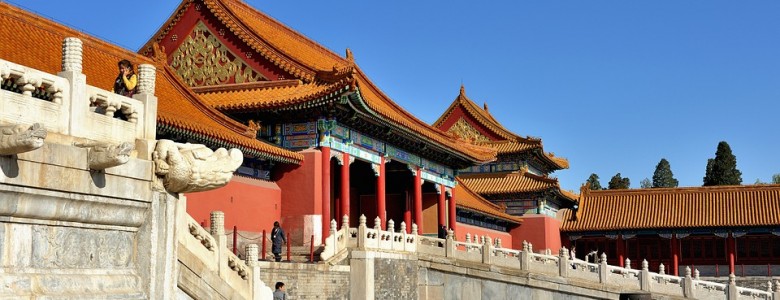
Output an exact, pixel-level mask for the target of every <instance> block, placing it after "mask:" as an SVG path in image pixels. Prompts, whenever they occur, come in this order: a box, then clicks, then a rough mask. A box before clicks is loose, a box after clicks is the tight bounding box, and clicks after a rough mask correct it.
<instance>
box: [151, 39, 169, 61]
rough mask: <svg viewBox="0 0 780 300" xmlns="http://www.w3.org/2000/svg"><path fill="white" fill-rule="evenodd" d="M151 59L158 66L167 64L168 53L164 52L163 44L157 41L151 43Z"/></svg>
mask: <svg viewBox="0 0 780 300" xmlns="http://www.w3.org/2000/svg"><path fill="white" fill-rule="evenodd" d="M152 60H153V61H154V62H155V63H156V64H157V65H158V66H160V67H164V66H165V65H167V64H168V55H167V54H165V46H163V45H160V44H159V43H157V42H154V43H152Z"/></svg>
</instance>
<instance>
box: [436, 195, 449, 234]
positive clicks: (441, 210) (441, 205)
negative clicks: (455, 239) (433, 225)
mask: <svg viewBox="0 0 780 300" xmlns="http://www.w3.org/2000/svg"><path fill="white" fill-rule="evenodd" d="M446 196H447V192H446V187H444V185H443V184H439V202H438V203H436V208H437V209H438V216H439V224H437V225H438V227H441V226H445V227H446V226H447V218H446V214H447V210H446V208H447V203H445V197H446ZM438 227H437V229H438ZM437 232H438V230H437Z"/></svg>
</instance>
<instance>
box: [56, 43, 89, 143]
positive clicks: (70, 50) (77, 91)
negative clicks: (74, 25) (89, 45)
mask: <svg viewBox="0 0 780 300" xmlns="http://www.w3.org/2000/svg"><path fill="white" fill-rule="evenodd" d="M82 60H83V58H82V43H81V40H80V39H78V38H75V37H69V38H65V39H64V40H63V41H62V71H60V72H59V73H57V75H58V76H60V77H62V78H65V79H67V80H68V83H69V84H70V89H69V91H68V92H67V94H66V95H63V96H64V97H63V98H62V102H61V103H62V108H63V109H64V110H65V111H67V113H68V117H67V118H66V120H63V121H64V122H65V124H62V125H63V128H67V130H66V132H64V133H65V134H70V135H74V134H79V133H81V132H79V130H81V131H84V130H83V129H82V127H83V126H80V124H78V122H83V120H84V119H86V117H87V113H89V110H88V109H87V108H88V107H89V96H87V76H85V75H84V74H83V73H81V72H82Z"/></svg>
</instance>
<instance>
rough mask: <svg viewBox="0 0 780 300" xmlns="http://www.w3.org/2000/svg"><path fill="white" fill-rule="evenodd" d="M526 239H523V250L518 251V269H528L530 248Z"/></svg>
mask: <svg viewBox="0 0 780 300" xmlns="http://www.w3.org/2000/svg"><path fill="white" fill-rule="evenodd" d="M530 246H531V245H530V244H528V241H523V251H520V270H523V271H528V269H529V267H530V266H529V265H530V263H531V255H530V254H531V249H530Z"/></svg>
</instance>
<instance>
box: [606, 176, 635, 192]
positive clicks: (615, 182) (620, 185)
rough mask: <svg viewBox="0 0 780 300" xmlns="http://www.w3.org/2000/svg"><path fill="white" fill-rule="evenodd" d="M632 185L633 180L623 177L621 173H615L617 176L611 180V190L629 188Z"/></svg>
mask: <svg viewBox="0 0 780 300" xmlns="http://www.w3.org/2000/svg"><path fill="white" fill-rule="evenodd" d="M630 186H631V180H630V179H628V177H626V178H623V177H622V176H620V173H617V174H615V176H612V179H610V180H609V189H610V190H619V189H627V188H629V187H630Z"/></svg>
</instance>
